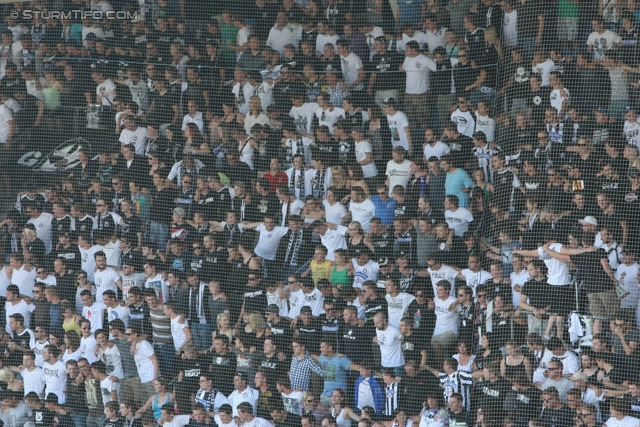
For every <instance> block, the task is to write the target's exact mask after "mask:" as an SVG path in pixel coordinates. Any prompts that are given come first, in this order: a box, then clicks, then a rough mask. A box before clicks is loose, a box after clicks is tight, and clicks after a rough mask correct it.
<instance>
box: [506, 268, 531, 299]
mask: <svg viewBox="0 0 640 427" xmlns="http://www.w3.org/2000/svg"><path fill="white" fill-rule="evenodd" d="M509 278H510V279H511V297H512V298H511V302H512V304H513V306H514V307H519V306H520V292H518V291H516V290H515V289H514V286H520V287H522V286H524V284H525V283H526V282H527V280H529V279H530V278H531V276H529V272H528V271H527V269H526V268H523V269H522V271H521V272H520V273H516V272H515V271H513V272H511V275H510V276H509Z"/></svg>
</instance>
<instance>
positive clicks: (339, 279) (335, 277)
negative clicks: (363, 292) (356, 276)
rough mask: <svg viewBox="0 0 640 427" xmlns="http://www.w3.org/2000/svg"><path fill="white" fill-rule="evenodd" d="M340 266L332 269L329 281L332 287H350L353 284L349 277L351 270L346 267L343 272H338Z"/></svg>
mask: <svg viewBox="0 0 640 427" xmlns="http://www.w3.org/2000/svg"><path fill="white" fill-rule="evenodd" d="M337 268H338V266H336V265H334V266H333V268H331V276H329V281H330V282H331V284H332V285H342V286H349V285H350V284H353V280H352V279H351V278H350V277H349V269H348V268H346V267H345V269H344V270H342V271H337Z"/></svg>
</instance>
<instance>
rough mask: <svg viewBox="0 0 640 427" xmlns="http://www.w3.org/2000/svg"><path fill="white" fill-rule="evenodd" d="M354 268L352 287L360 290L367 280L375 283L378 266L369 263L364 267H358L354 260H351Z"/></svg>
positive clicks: (372, 262) (378, 270) (373, 262)
mask: <svg viewBox="0 0 640 427" xmlns="http://www.w3.org/2000/svg"><path fill="white" fill-rule="evenodd" d="M351 264H352V265H353V268H354V270H355V271H354V273H353V287H354V288H358V289H360V290H362V284H363V283H364V282H366V281H368V280H372V281H374V282H375V281H377V280H378V273H379V272H380V265H379V264H378V263H377V262H375V261H369V262H368V263H366V264H365V265H360V264H358V262H357V261H356V259H355V258H352V259H351Z"/></svg>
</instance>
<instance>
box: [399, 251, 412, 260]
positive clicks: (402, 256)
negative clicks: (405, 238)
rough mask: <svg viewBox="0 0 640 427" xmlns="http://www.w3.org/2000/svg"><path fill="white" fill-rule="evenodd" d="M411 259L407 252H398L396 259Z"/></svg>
mask: <svg viewBox="0 0 640 427" xmlns="http://www.w3.org/2000/svg"><path fill="white" fill-rule="evenodd" d="M401 258H409V256H408V255H407V253H406V252H405V251H400V252H396V259H401Z"/></svg>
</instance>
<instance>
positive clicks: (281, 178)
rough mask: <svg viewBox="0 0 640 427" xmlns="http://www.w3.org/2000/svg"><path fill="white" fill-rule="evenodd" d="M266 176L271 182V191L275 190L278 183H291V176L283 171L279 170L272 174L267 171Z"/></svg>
mask: <svg viewBox="0 0 640 427" xmlns="http://www.w3.org/2000/svg"><path fill="white" fill-rule="evenodd" d="M264 177H265V178H267V180H268V181H269V184H271V185H270V187H269V191H271V192H275V191H276V187H277V186H278V185H288V184H289V177H287V174H286V173H284V172H282V171H278V172H277V173H276V174H275V175H271V173H270V172H266V173H265V174H264Z"/></svg>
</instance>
